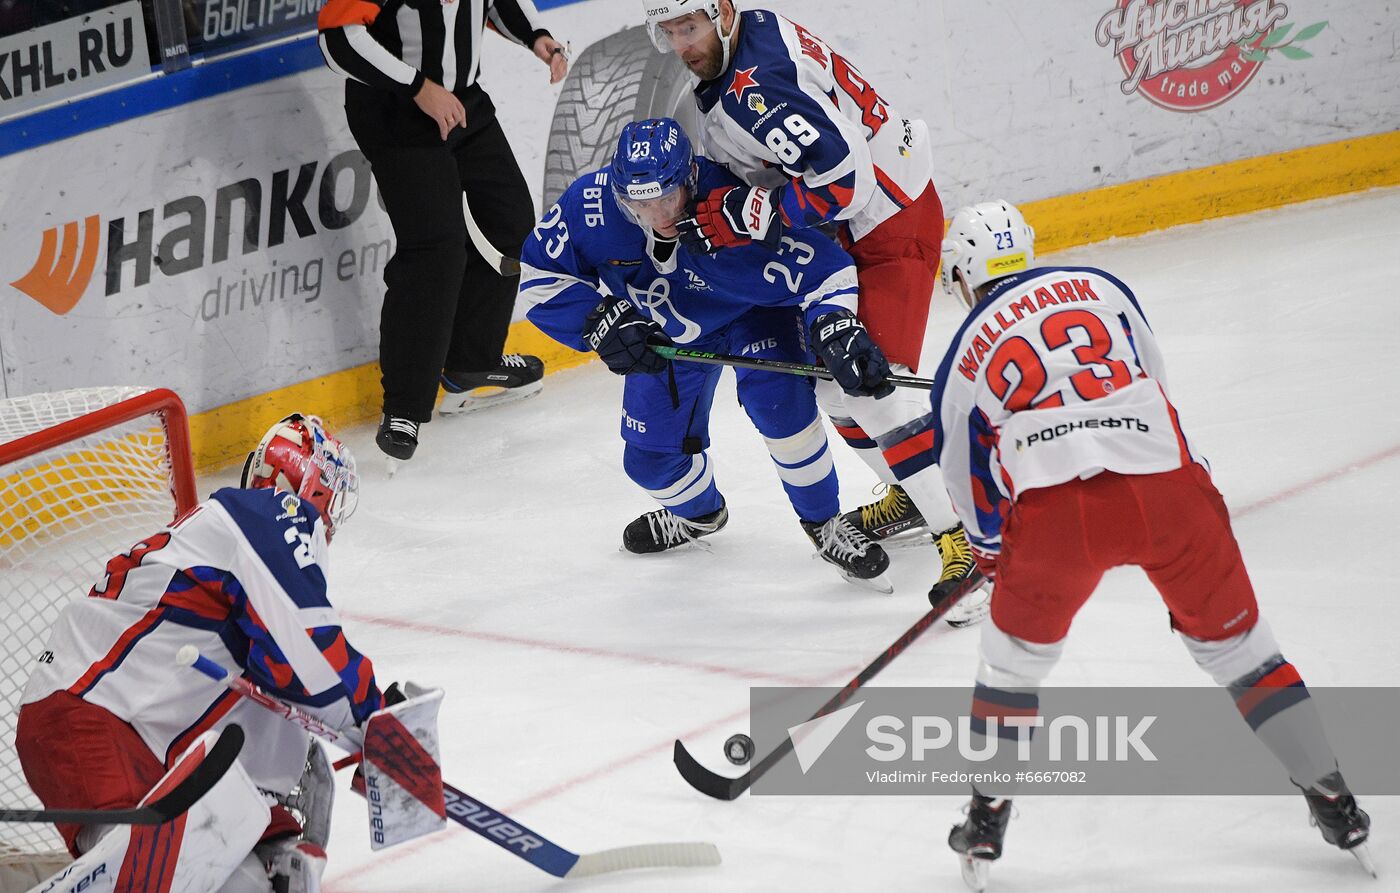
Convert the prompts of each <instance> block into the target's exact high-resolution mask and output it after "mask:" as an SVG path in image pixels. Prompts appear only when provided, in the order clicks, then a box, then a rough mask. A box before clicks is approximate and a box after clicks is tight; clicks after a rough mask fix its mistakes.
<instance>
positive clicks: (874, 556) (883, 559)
mask: <svg viewBox="0 0 1400 893" xmlns="http://www.w3.org/2000/svg"><path fill="white" fill-rule="evenodd" d="M802 529H803V530H804V531H806V533H807V537H808V538H809V539H810V540H811V541H812V545H814V546H816V547H817V555H819V556H820V557H821V559H822V560H823V561H826V562H828V563H830V564H834V565H836V567H837V569H838V570H840V571H841V576H842V577H845V578H846V580H847V581H849V582H851V583H855V584H856V585H857V586H864V587H865V588H867V589H873V590H875V591H876V592H883V593H885V594H886V595H888V594H890V593H891V592H894V586H892V585H891V584H890V581H889V580H887V579H886V578H885V569H886V568H888V567H889V566H890V556H888V555H886V554H885V550H884V549H882V548H880V547H879V546H878V545H876V544H875V543H872V542H871V541H870V540H869V538H867V537H866V535H865V534H864V533H861V530H860V528H859V527H857V526H856V525H855V524H852V523H851V521H850V519H849V518H848V517H847V516H845V515H834V516H832V517H830V518H828V519H827V520H826V521H803V522H802Z"/></svg>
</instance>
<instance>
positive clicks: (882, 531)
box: [846, 484, 927, 540]
mask: <svg viewBox="0 0 1400 893" xmlns="http://www.w3.org/2000/svg"><path fill="white" fill-rule="evenodd" d="M880 486H881V487H884V490H885V495H884V496H882V497H880V498H879V499H878V500H876V501H875V502H872V503H870V504H869V505H863V506H861V507H860V508H858V509H856V510H854V511H850V512H846V520H847V521H850V522H851V523H852V524H854V525H855V526H856V527H858V528H860V532H861V533H864V534H865V535H866V537H868V538H869V539H871V540H883V539H888V538H889V537H892V536H896V535H898V534H901V533H909V532H911V531H915V530H918V529H919V528H921V527H925V526H927V525H926V524H925V523H924V516H923V514H922V513H921V512H920V511H919V509H918V507H917V506H915V505H914V500H912V499H910V498H909V494H908V493H905V492H904V488H903V487H901V486H900V485H899V484H881V485H880ZM875 492H876V493H878V492H880V487H877V488H876V489H875Z"/></svg>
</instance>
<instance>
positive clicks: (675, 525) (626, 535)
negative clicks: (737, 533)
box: [622, 505, 729, 555]
mask: <svg viewBox="0 0 1400 893" xmlns="http://www.w3.org/2000/svg"><path fill="white" fill-rule="evenodd" d="M727 523H729V509H727V508H725V507H724V506H723V505H721V506H720V507H719V508H717V509H715V510H714V511H713V512H710V513H709V514H708V515H701V516H700V517H698V518H682V517H681V516H680V515H673V514H671V513H670V512H669V511H667V510H666V509H657V510H656V511H654V512H647V513H646V514H645V515H642V516H641V517H640V518H638V519H637V520H635V521H633V522H632V523H631V524H628V525H627V527H626V528H625V529H624V530H623V531H622V548H624V549H626V550H627V551H628V552H632V553H633V554H636V555H646V554H649V553H651V552H665V551H666V550H667V549H674V548H676V547H677V546H684V545H685V544H686V543H696V544H697V545H702V544H700V543H698V542H697V541H698V540H699V539H700V537H702V536H709V535H710V534H712V533H715V532H717V531H719V530H720V529H722V528H723V527H724V525H725V524H727Z"/></svg>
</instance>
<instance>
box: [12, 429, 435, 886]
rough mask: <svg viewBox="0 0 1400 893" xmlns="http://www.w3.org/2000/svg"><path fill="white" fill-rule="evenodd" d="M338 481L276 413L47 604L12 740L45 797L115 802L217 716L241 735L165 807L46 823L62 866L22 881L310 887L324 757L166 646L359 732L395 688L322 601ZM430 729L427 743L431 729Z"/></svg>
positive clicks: (205, 731) (293, 729)
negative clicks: (169, 812) (200, 782)
mask: <svg viewBox="0 0 1400 893" xmlns="http://www.w3.org/2000/svg"><path fill="white" fill-rule="evenodd" d="M357 492H358V480H357V477H356V474H355V463H354V459H353V458H352V457H351V455H350V452H349V450H348V449H347V448H346V447H345V446H344V445H343V444H342V443H340V441H338V440H337V439H336V438H335V437H334V436H333V435H332V434H331V433H330V432H329V431H328V430H326V427H325V425H324V424H323V423H322V422H321V421H320V420H319V419H317V418H316V417H314V416H304V415H295V414H294V415H291V416H288V417H287V418H285V419H283V420H282V421H280V422H278V423H277V424H276V425H274V426H273V427H272V428H271V429H270V430H269V431H268V432H267V434H266V435H265V436H264V437H263V439H262V440H261V442H260V443H259V444H258V445H257V447H256V449H254V450H253V452H252V453H250V454H249V456H248V460H247V462H246V463H245V464H244V467H243V473H242V478H241V481H240V486H239V487H236V488H234V487H230V488H225V489H222V490H219V491H217V492H215V493H214V494H213V495H212V496H211V497H210V498H209V499H207V500H206V501H204V502H202V503H200V504H198V505H197V506H195V507H194V508H193V509H192V510H190V511H189V512H188V513H186V514H185V515H184V516H182V517H181V518H179V519H178V520H177V521H176V522H175V523H174V524H173V525H172V526H170V527H169V528H166V529H164V530H161V531H159V532H157V533H155V534H153V535H152V536H150V537H148V538H147V539H145V540H143V541H142V542H140V543H137V544H136V545H135V546H133V547H132V548H131V549H130V550H129V551H128V552H126V553H124V554H121V555H117V556H115V557H113V558H112V559H111V560H110V561H108V562H107V565H106V569H105V573H104V574H103V575H102V576H101V578H100V579H99V581H98V582H97V583H96V585H94V586H93V587H92V589H91V591H90V592H89V593H88V597H87V598H83V599H78V600H76V601H75V602H74V603H73V604H72V605H70V606H69V607H68V608H66V609H65V611H64V612H63V614H62V615H61V616H60V618H59V619H58V621H57V622H56V623H55V624H54V626H53V628H52V630H51V631H50V633H49V638H48V641H47V643H46V644H45V646H44V649H45V650H44V652H43V653H44V657H43V658H42V660H41V662H40V663H39V664H38V665H37V666H36V668H35V670H34V672H33V674H32V676H31V677H30V680H29V683H28V686H27V688H26V689H25V693H24V697H23V699H22V700H23V703H22V706H21V709H20V715H19V722H18V732H17V735H16V749H17V750H18V752H19V757H20V762H21V765H22V767H23V769H24V773H25V777H26V779H27V780H28V782H29V784H30V786H31V787H32V788H33V789H34V792H35V793H36V794H37V795H38V796H39V799H40V800H42V801H43V803H44V805H45V806H46V807H48V808H50V809H60V808H62V809H81V810H119V809H124V808H127V807H132V806H135V805H136V804H138V803H141V802H142V801H143V800H145V799H147V798H148V796H150V795H154V794H158V793H159V792H160V791H161V790H163V789H164V788H163V786H165V785H168V784H169V783H170V781H169V778H167V772H168V770H172V767H176V766H177V764H179V763H180V762H181V758H182V756H183V755H185V754H186V753H187V752H189V751H191V749H192V748H194V749H198V748H199V747H202V746H204V744H205V743H207V742H208V741H209V740H210V737H211V736H212V735H214V734H215V733H216V732H217V731H219V730H220V729H223V728H224V727H226V726H228V725H230V724H235V723H236V724H237V725H238V726H240V727H241V728H242V729H243V731H244V733H245V742H244V744H243V748H242V751H241V753H240V755H239V757H238V760H237V762H236V763H235V764H234V765H233V766H232V768H231V769H230V770H229V771H228V772H227V773H226V774H225V776H224V777H223V778H222V779H221V780H220V781H219V783H218V784H217V785H216V786H215V787H214V788H213V789H212V790H211V791H210V792H209V793H208V794H206V795H205V796H204V797H203V798H201V799H200V800H199V801H198V802H196V803H195V805H194V806H193V807H192V808H191V809H190V810H189V811H188V812H187V813H185V814H184V815H183V816H182V817H180V818H178V819H176V820H174V821H171V822H167V823H165V824H162V825H157V826H128V825H111V824H102V823H92V824H82V825H79V824H59V825H58V830H59V833H60V834H61V835H62V836H63V839H64V841H65V843H66V844H67V845H68V849H69V851H70V852H71V853H72V854H73V856H74V857H75V858H76V859H77V861H76V862H74V863H73V864H72V865H70V866H68V867H67V868H66V869H64V871H63V872H61V873H60V874H59V875H58V876H56V877H55V878H53V879H50V880H49V881H48V882H46V883H44V884H41V885H40V886H39V887H37V888H35V889H36V890H43V891H52V893H61V891H66V890H74V891H76V890H83V891H85V893H96V891H101V890H114V891H148V890H149V891H161V893H216V891H218V893H315V891H317V890H319V889H320V879H321V872H322V871H323V869H324V866H325V861H326V854H325V847H326V845H327V842H328V838H329V832H330V808H331V803H332V800H333V787H332V782H333V777H332V776H333V773H332V770H331V766H330V763H329V760H328V759H327V757H326V755H325V752H324V751H323V750H322V749H321V746H320V745H319V744H318V743H316V742H314V741H311V740H310V738H309V736H308V733H307V732H306V731H305V730H304V729H303V728H300V727H298V726H297V725H295V724H293V723H290V722H287V721H286V720H285V719H284V718H283V717H282V716H279V715H277V714H276V713H273V712H270V711H268V710H266V709H265V708H264V707H262V706H259V705H258V704H257V703H254V702H252V701H250V700H248V699H246V698H245V697H242V696H240V695H239V693H237V692H235V691H233V690H231V689H230V688H228V687H226V686H224V685H220V684H218V683H216V682H213V681H211V680H210V679H209V678H207V677H206V676H203V675H200V674H198V673H194V672H191V671H189V670H186V669H184V668H181V667H177V666H176V654H177V652H179V651H180V649H181V648H182V647H185V646H194V647H196V648H198V650H199V652H200V653H201V654H203V655H205V656H206V657H208V658H209V659H211V660H214V661H216V662H217V663H219V664H221V665H222V666H224V667H226V668H229V670H230V671H231V673H232V674H233V675H234V676H238V675H240V674H241V676H242V678H244V679H246V680H248V681H250V682H251V683H253V684H255V685H256V686H257V687H258V688H259V689H261V690H262V691H264V692H266V693H267V694H268V695H270V696H271V697H274V698H277V699H279V700H281V701H284V702H289V703H291V704H295V705H296V706H298V707H299V708H300V709H301V710H302V711H304V712H306V713H309V714H312V715H313V716H315V717H316V718H317V719H318V720H319V721H320V722H322V723H324V724H325V725H326V726H329V727H331V728H334V729H336V730H338V731H339V732H340V733H341V736H342V737H343V739H344V740H347V741H349V742H352V743H353V744H354V745H356V746H362V745H363V741H364V734H365V729H366V728H367V727H368V724H369V720H370V719H371V717H373V716H376V715H380V714H381V711H384V710H385V708H386V706H388V703H389V702H393V701H395V700H402V696H398V697H397V698H396V697H395V695H397V691H396V689H395V688H394V687H390V689H389V693H388V697H386V694H385V693H384V692H381V690H380V688H379V686H378V685H377V684H376V682H375V676H374V667H373V665H372V664H371V663H370V660H369V658H367V657H365V656H364V655H362V654H360V653H359V652H358V651H357V650H356V649H355V648H353V647H352V646H351V645H350V643H349V642H348V641H347V640H346V637H345V633H344V632H343V630H342V629H341V624H340V619H339V617H338V615H337V613H336V610H335V608H334V607H332V605H331V603H330V601H329V600H328V599H327V586H326V575H325V567H326V560H327V553H328V548H329V544H330V541H331V538H332V536H333V535H334V533H335V531H336V530H337V529H339V526H340V525H341V524H343V523H344V522H345V520H346V519H347V518H348V517H349V516H350V515H351V513H352V512H353V511H354V508H355V502H356V496H357ZM94 570H96V569H94ZM433 709H434V713H433V716H434V719H433V723H434V724H435V722H436V720H435V716H436V713H435V710H436V707H435V706H434V708H433ZM431 737H432V738H433V742H432V743H433V748H432V749H433V750H434V751H435V750H436V729H435V728H434V729H432V732H431ZM176 772H178V769H176V770H174V772H172V773H171V774H172V775H173V774H175V773H176ZM435 778H436V781H437V787H438V796H439V797H440V796H441V776H440V774H438V775H436V776H435ZM380 821H381V822H382V821H384V819H383V817H382V816H381V817H380Z"/></svg>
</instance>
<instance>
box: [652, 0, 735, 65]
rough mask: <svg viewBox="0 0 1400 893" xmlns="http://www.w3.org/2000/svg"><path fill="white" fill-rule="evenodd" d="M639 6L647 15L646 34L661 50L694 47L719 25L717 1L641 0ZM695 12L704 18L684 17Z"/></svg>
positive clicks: (667, 51) (666, 51)
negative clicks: (703, 15) (681, 20)
mask: <svg viewBox="0 0 1400 893" xmlns="http://www.w3.org/2000/svg"><path fill="white" fill-rule="evenodd" d="M642 5H643V7H644V8H645V9H646V14H647V33H648V34H650V35H651V42H652V43H653V44H655V45H656V48H657V49H658V50H660V51H661V52H663V53H669V52H671V51H672V50H682V49H685V48H686V47H688V46H693V45H694V44H696V43H698V42H700V41H701V40H704V39H705V37H706V36H707V35H708V34H709V33H710V32H711V31H713V30H716V29H718V28H719V25H720V21H719V0H642ZM696 12H702V13H704V14H705V18H704V19H701V18H700V17H699V16H696V17H694V18H687V16H690V14H691V13H696ZM677 19H685V21H684V22H679V21H677Z"/></svg>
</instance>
